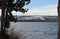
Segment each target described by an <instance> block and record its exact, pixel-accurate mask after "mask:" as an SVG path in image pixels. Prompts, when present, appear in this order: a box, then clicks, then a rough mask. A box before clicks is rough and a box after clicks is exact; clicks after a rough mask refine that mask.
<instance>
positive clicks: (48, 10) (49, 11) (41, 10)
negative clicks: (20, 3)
mask: <svg viewBox="0 0 60 39" xmlns="http://www.w3.org/2000/svg"><path fill="white" fill-rule="evenodd" d="M0 12H1V10H0ZM12 13H13V15H55V16H57V15H58V13H57V5H46V6H42V7H36V8H31V9H29V10H28V12H27V13H26V14H22V13H21V12H15V11H13V12H12Z"/></svg>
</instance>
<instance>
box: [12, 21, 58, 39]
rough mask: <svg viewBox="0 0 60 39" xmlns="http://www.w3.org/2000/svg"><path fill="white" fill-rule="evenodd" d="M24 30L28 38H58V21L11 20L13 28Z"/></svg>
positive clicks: (18, 30) (17, 30)
mask: <svg viewBox="0 0 60 39" xmlns="http://www.w3.org/2000/svg"><path fill="white" fill-rule="evenodd" d="M13 27H14V29H15V30H16V32H18V33H20V32H22V33H23V35H24V36H25V37H26V39H57V32H58V23H57V22H17V23H14V22H11V28H13Z"/></svg>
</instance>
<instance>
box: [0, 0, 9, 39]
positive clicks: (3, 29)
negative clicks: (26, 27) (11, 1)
mask: <svg viewBox="0 0 60 39" xmlns="http://www.w3.org/2000/svg"><path fill="white" fill-rule="evenodd" d="M5 1H6V0H2V13H1V32H0V35H1V36H0V37H1V38H0V39H8V35H7V34H6V30H5V28H4V26H5V15H6V11H5V10H6V4H5Z"/></svg>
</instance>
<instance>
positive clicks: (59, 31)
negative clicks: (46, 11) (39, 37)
mask: <svg viewBox="0 0 60 39" xmlns="http://www.w3.org/2000/svg"><path fill="white" fill-rule="evenodd" d="M58 39H60V0H58Z"/></svg>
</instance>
